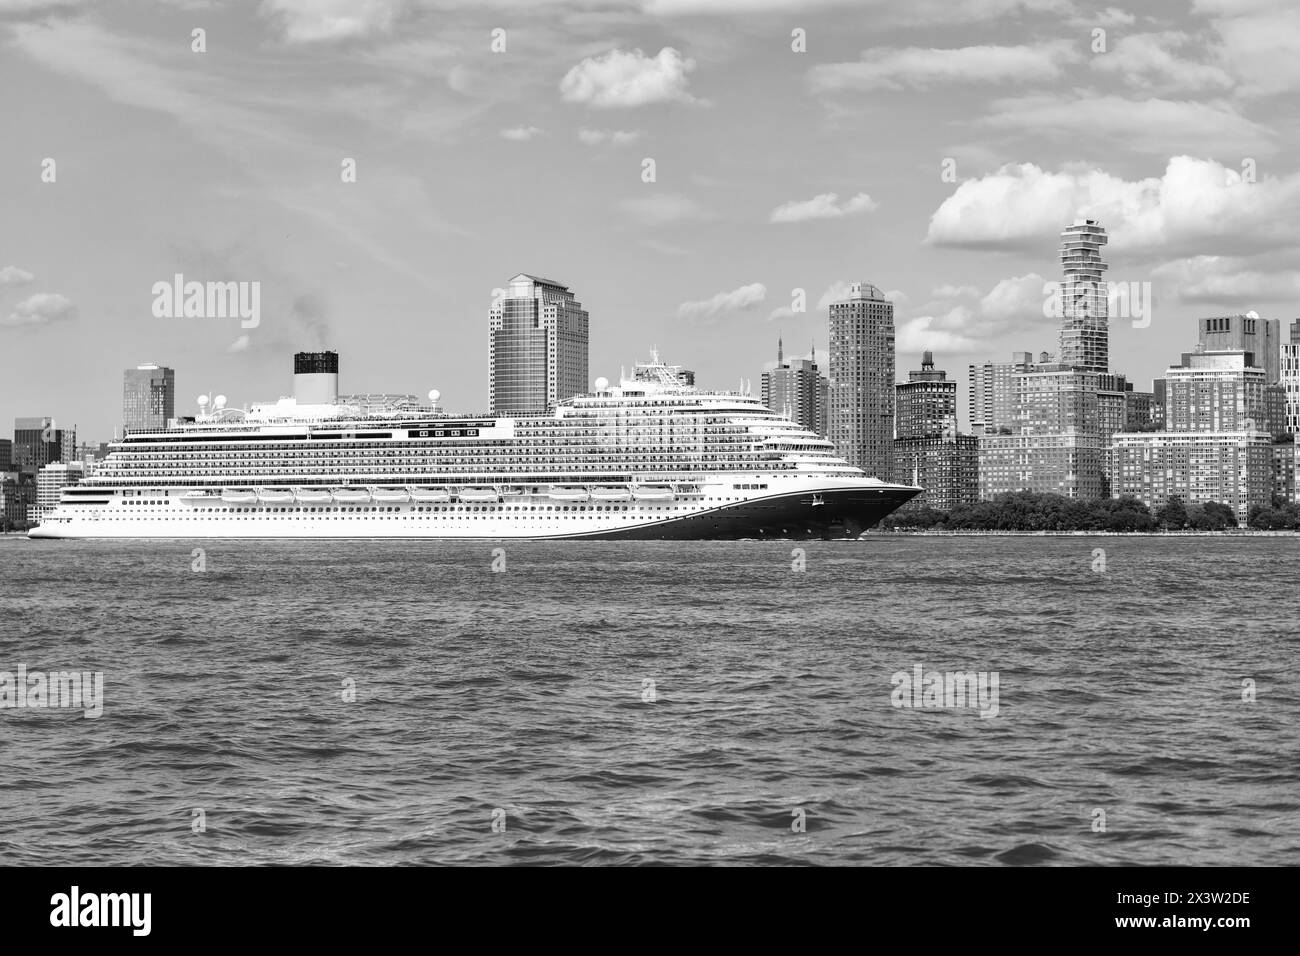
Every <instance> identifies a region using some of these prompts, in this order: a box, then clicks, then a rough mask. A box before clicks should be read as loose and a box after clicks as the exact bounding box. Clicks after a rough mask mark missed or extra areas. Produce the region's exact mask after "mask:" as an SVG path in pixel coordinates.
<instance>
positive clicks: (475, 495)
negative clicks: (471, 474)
mask: <svg viewBox="0 0 1300 956" xmlns="http://www.w3.org/2000/svg"><path fill="white" fill-rule="evenodd" d="M456 497H457V498H459V499H460V500H461V501H500V500H501V494H500V492H498V491H497V490H496V488H494V487H492V486H491V485H464V486H462V487H461V489H460V491H459V492H457V494H456Z"/></svg>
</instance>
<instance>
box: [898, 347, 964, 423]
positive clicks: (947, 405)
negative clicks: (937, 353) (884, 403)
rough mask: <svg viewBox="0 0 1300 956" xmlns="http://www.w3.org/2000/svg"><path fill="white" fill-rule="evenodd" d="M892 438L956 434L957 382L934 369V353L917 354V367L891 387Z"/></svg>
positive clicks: (941, 371) (944, 372)
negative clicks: (892, 399)
mask: <svg viewBox="0 0 1300 956" xmlns="http://www.w3.org/2000/svg"><path fill="white" fill-rule="evenodd" d="M894 402H895V415H894V419H895V424H894V437H895V438H932V437H935V436H941V435H945V434H947V435H955V434H956V433H957V383H956V382H950V381H948V373H947V372H946V371H944V370H943V369H939V370H937V371H936V370H935V367H934V353H933V352H924V353H922V355H921V368H920V370H919V371H917V370H912V371H909V372H908V373H907V381H906V382H903V383H901V384H899V385H895V386H894Z"/></svg>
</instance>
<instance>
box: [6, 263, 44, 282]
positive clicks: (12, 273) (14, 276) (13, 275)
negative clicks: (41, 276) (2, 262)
mask: <svg viewBox="0 0 1300 956" xmlns="http://www.w3.org/2000/svg"><path fill="white" fill-rule="evenodd" d="M35 278H36V276H34V275H32V274H31V273H30V272H28V271H27V270H26V269H20V268H18V267H17V266H5V267H4V268H3V269H0V285H23V284H25V283H27V282H31V281H32V280H33V279H35Z"/></svg>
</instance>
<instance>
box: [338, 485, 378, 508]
mask: <svg viewBox="0 0 1300 956" xmlns="http://www.w3.org/2000/svg"><path fill="white" fill-rule="evenodd" d="M330 495H331V496H332V497H333V498H334V500H335V501H337V502H338V503H339V504H341V505H364V504H366V503H367V502H368V501H370V492H369V491H367V490H366V489H365V488H345V487H343V486H342V485H340V486H339V487H337V488H331V489H330Z"/></svg>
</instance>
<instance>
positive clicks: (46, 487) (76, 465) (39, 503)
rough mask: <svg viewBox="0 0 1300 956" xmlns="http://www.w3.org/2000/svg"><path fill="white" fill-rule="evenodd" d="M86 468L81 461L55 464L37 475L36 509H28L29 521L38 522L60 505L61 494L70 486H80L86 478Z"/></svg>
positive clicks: (42, 469)
mask: <svg viewBox="0 0 1300 956" xmlns="http://www.w3.org/2000/svg"><path fill="white" fill-rule="evenodd" d="M85 474H86V469H85V466H84V465H82V464H81V462H79V461H74V462H69V463H64V462H61V461H60V462H54V463H53V464H49V465H45V466H43V467H42V468H41V470H40V471H38V472H37V473H36V508H35V512H34V513H33V511H32V510H31V509H28V515H27V520H28V521H32V522H36V521H39V520H40V519H41V517H42V516H44V515H45V513H46V512H48V511H53V510H54V506H55V505H57V504H58V503H59V494H60V493H61V492H62V491H63V489H64V488H67V487H68V486H69V485H75V484H78V483H79V482H80V481H81V479H82V478H83V477H85Z"/></svg>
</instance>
